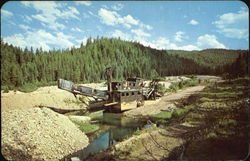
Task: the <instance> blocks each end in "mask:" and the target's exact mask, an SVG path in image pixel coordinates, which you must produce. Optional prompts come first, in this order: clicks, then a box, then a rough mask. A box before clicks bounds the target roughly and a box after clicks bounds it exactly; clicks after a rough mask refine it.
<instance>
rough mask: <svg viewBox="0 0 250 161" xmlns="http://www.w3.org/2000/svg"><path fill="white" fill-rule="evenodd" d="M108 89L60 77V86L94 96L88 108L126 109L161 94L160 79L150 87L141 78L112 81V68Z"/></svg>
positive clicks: (109, 74) (73, 91)
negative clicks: (79, 83) (76, 82)
mask: <svg viewBox="0 0 250 161" xmlns="http://www.w3.org/2000/svg"><path fill="white" fill-rule="evenodd" d="M106 75H107V90H98V89H93V88H90V87H86V86H82V85H77V84H75V83H73V82H71V81H68V80H63V79H58V88H60V89H63V90H67V91H69V92H71V93H73V94H74V95H75V96H76V95H83V96H87V97H92V98H94V101H91V102H90V103H89V106H88V109H89V110H91V109H101V107H103V108H105V109H106V110H110V111H119V112H122V111H125V110H130V109H134V108H137V107H139V106H142V105H143V104H144V100H149V99H156V97H158V96H161V95H160V94H159V92H158V82H159V80H156V79H154V80H153V81H151V82H150V84H149V86H148V87H145V83H144V81H143V79H141V78H128V79H127V80H126V81H120V82H115V81H112V69H111V68H107V69H106Z"/></svg>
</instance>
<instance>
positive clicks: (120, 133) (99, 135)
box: [70, 112, 149, 160]
mask: <svg viewBox="0 0 250 161" xmlns="http://www.w3.org/2000/svg"><path fill="white" fill-rule="evenodd" d="M93 122H95V124H97V125H99V126H100V130H98V131H97V132H95V133H93V134H90V135H89V136H88V137H89V139H90V144H89V145H88V146H87V147H86V148H85V149H83V150H80V151H78V152H76V153H75V154H74V155H72V156H70V158H72V157H78V159H80V160H84V159H85V158H87V157H88V156H89V155H93V154H96V153H98V152H100V151H102V150H105V149H107V148H109V147H110V146H112V145H113V144H115V143H117V142H120V141H122V140H124V139H126V138H128V137H130V136H132V134H133V133H134V132H135V131H136V130H137V129H141V128H145V127H146V128H147V127H149V125H147V124H146V120H145V119H131V118H127V117H124V116H122V115H121V114H117V113H106V112H104V113H103V115H102V116H99V117H95V119H94V120H93Z"/></svg>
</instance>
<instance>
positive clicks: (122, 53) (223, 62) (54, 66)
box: [1, 38, 248, 88]
mask: <svg viewBox="0 0 250 161" xmlns="http://www.w3.org/2000/svg"><path fill="white" fill-rule="evenodd" d="M247 58H248V51H247V50H221V49H209V50H203V51H194V52H187V51H172V50H171V51H167V50H156V49H152V48H150V47H146V46H143V45H141V44H140V43H138V42H130V41H123V40H120V39H115V38H97V39H91V38H89V39H88V40H87V43H86V45H83V44H81V46H80V47H79V48H75V47H72V48H70V49H65V50H51V51H43V50H42V48H40V49H36V50H34V49H33V48H31V49H27V48H25V49H21V48H20V47H15V46H13V45H11V44H8V43H5V42H4V41H3V40H2V39H1V85H2V86H8V87H10V88H15V87H20V86H23V85H25V84H37V83H41V82H42V83H44V84H46V83H49V82H53V81H56V80H57V79H58V78H63V79H67V80H71V81H73V82H76V83H79V82H98V81H101V80H105V79H106V77H105V69H106V68H107V67H112V68H113V78H114V79H115V80H124V79H126V78H128V77H141V78H144V79H152V78H155V77H164V76H170V75H184V74H213V75H218V74H223V73H228V74H230V75H233V74H234V75H237V74H238V75H239V72H238V71H237V70H240V71H241V72H240V73H241V75H245V74H246V73H247ZM236 73H237V74H236Z"/></svg>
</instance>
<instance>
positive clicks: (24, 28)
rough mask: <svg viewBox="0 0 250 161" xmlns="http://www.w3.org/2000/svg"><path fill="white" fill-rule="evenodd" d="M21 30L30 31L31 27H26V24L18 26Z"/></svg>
mask: <svg viewBox="0 0 250 161" xmlns="http://www.w3.org/2000/svg"><path fill="white" fill-rule="evenodd" d="M18 26H19V27H20V28H21V29H23V30H29V29H30V27H29V26H27V25H24V24H20V25H18Z"/></svg>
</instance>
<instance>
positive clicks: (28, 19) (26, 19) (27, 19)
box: [22, 15, 32, 23]
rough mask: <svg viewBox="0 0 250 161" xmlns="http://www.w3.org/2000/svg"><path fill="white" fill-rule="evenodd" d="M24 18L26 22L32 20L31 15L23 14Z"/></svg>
mask: <svg viewBox="0 0 250 161" xmlns="http://www.w3.org/2000/svg"><path fill="white" fill-rule="evenodd" d="M22 18H23V21H24V22H26V23H29V22H31V21H32V18H31V17H30V16H27V15H25V16H22Z"/></svg>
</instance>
